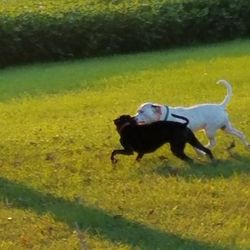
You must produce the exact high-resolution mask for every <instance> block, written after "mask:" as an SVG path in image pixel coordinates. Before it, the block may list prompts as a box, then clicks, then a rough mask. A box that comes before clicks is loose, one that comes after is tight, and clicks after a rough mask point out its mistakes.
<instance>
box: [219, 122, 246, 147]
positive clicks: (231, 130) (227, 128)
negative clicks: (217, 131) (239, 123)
mask: <svg viewBox="0 0 250 250" xmlns="http://www.w3.org/2000/svg"><path fill="white" fill-rule="evenodd" d="M222 129H223V130H224V131H225V132H226V133H228V134H231V135H234V136H236V137H238V138H239V139H240V140H241V141H242V142H243V143H244V144H245V146H246V147H250V143H249V142H248V141H247V139H246V136H245V135H244V134H243V133H242V132H241V131H239V130H237V129H235V128H234V127H233V126H232V124H231V123H230V122H228V123H227V125H226V126H225V127H223V128H222Z"/></svg>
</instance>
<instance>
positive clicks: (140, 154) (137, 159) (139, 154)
mask: <svg viewBox="0 0 250 250" xmlns="http://www.w3.org/2000/svg"><path fill="white" fill-rule="evenodd" d="M143 155H144V154H143V153H138V155H137V157H136V161H138V162H139V161H140V160H141V158H142V157H143Z"/></svg>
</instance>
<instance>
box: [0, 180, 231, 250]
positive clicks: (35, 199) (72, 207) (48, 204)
mask: <svg viewBox="0 0 250 250" xmlns="http://www.w3.org/2000/svg"><path fill="white" fill-rule="evenodd" d="M0 199H1V200H2V201H4V200H6V199H8V202H10V203H11V204H12V206H14V207H16V208H20V209H29V210H31V211H33V212H35V213H37V214H39V215H43V214H46V213H50V214H51V215H52V216H53V217H54V218H55V220H58V221H62V222H64V223H67V224H68V225H69V226H70V227H71V228H72V229H75V222H77V223H78V225H79V227H80V229H81V230H83V231H85V230H86V231H87V233H89V234H92V235H101V236H102V237H103V238H106V239H107V240H109V241H111V242H114V243H118V242H119V243H125V244H129V245H130V246H132V247H139V248H140V249H143V250H153V249H162V250H166V249H175V250H178V249H179V250H181V249H183V250H184V249H185V250H188V249H190V250H191V249H192V250H195V249H197V250H201V249H202V250H226V249H227V248H224V247H220V246H217V245H210V244H208V243H204V242H200V241H197V240H192V239H187V238H182V237H181V236H178V235H174V234H171V233H166V232H163V231H160V230H157V229H154V228H150V227H148V226H145V225H143V224H140V223H137V222H134V221H130V220H128V219H125V218H123V217H122V216H119V215H113V214H109V213H108V212H106V211H104V210H101V209H98V208H94V207H89V206H87V205H83V204H79V203H78V202H72V201H68V200H65V199H62V198H57V197H54V196H52V195H50V194H44V193H41V192H38V191H36V190H34V189H32V188H30V187H27V186H25V185H23V184H20V183H15V182H12V181H9V180H8V179H6V178H1V177H0Z"/></svg>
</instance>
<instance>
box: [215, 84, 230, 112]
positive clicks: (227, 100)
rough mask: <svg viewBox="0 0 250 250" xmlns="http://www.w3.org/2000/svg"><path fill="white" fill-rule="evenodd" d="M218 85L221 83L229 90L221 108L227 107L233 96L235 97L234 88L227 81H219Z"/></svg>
mask: <svg viewBox="0 0 250 250" xmlns="http://www.w3.org/2000/svg"><path fill="white" fill-rule="evenodd" d="M217 83H218V84H219V83H220V84H223V85H224V86H225V87H226V88H227V95H226V96H225V98H224V100H223V102H222V103H221V106H224V107H226V106H227V104H228V102H229V101H230V99H231V97H232V95H233V91H232V86H231V84H230V83H229V82H228V81H226V80H219V81H218V82H217Z"/></svg>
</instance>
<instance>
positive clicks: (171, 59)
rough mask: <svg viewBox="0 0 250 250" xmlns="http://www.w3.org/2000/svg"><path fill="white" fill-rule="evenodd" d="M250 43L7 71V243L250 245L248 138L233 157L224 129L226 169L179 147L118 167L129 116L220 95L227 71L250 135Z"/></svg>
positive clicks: (3, 159)
mask: <svg viewBox="0 0 250 250" xmlns="http://www.w3.org/2000/svg"><path fill="white" fill-rule="evenodd" d="M249 45H250V42H249V41H243V42H239V43H237V42H234V43H232V44H226V45H222V46H219V45H214V46H211V47H207V48H198V49H197V51H196V50H194V49H188V50H176V51H170V52H167V51H165V52H162V53H160V52H158V53H155V54H154V53H150V54H141V55H136V56H134V57H133V56H124V57H122V56H119V57H113V58H107V59H95V60H90V61H83V62H74V63H69V62H68V63H63V64H55V65H54V64H49V65H46V64H45V65H36V66H30V67H21V68H13V69H8V70H5V71H1V80H2V83H1V84H2V86H1V87H2V90H3V91H2V93H1V96H2V100H4V102H2V103H1V104H0V127H1V130H0V139H1V143H0V148H1V155H0V171H1V179H0V197H1V199H0V201H1V203H0V210H1V212H0V224H1V226H0V249H1V248H2V249H27V248H35V247H36V249H62V248H64V249H80V245H81V244H86V245H87V246H88V247H89V249H119V250H120V249H148V250H154V249H163V250H165V249H185V250H187V249H202V250H203V249H217V250H218V249H220V250H221V249H249V248H250V242H249V239H250V233H249V221H250V216H249V214H250V207H249V199H250V192H249V190H250V184H249V183H250V182H249V173H250V168H249V159H250V157H249V151H247V150H246V149H245V148H244V147H243V145H241V143H240V142H239V141H238V140H236V148H235V149H234V151H233V155H232V156H231V155H229V153H228V152H227V151H226V150H225V147H226V146H227V145H229V143H230V142H231V141H232V137H229V136H227V135H225V134H224V133H223V132H218V135H217V141H218V144H217V146H216V148H215V149H214V154H215V157H216V158H217V159H219V163H218V164H217V166H216V167H214V166H212V165H211V164H210V163H209V160H207V159H206V158H204V159H198V158H197V155H196V154H195V153H194V152H193V150H192V149H191V148H190V147H187V153H188V154H189V155H190V156H191V157H193V158H195V159H196V160H197V163H198V164H197V165H194V166H188V165H186V164H184V163H183V162H181V161H180V160H179V159H176V158H175V157H174V156H172V155H171V153H170V151H169V149H168V147H167V146H166V147H163V148H162V149H160V150H158V151H157V152H156V153H154V154H148V155H145V157H144V158H143V159H142V161H141V163H136V162H135V161H134V158H135V157H134V156H131V157H126V156H120V157H119V160H120V161H119V162H118V164H117V167H116V169H113V168H112V165H111V163H110V158H109V157H110V153H111V151H112V150H113V149H114V148H119V147H120V145H119V136H118V134H117V132H116V131H115V128H114V126H113V123H112V120H113V119H114V118H116V117H117V116H118V115H120V114H123V113H134V112H135V111H136V108H137V106H138V105H139V104H141V103H142V102H145V101H155V102H161V103H166V104H169V105H192V104H197V103H203V102H220V101H222V100H223V98H224V96H225V94H226V90H225V88H224V87H223V86H220V85H216V84H215V83H216V81H217V80H219V79H222V78H223V79H227V80H229V81H230V82H231V83H232V85H233V93H234V95H233V97H232V100H231V101H230V103H229V106H228V111H229V114H230V118H231V120H232V122H233V124H235V126H236V127H237V128H238V129H240V130H242V131H244V133H245V134H246V135H247V137H248V138H250V133H249V129H250V117H249V103H250V97H249V91H250V83H249V72H248V70H247V69H248V68H250V53H249V52H250V51H249V47H250V46H249ZM220 52H221V53H220ZM243 52H244V53H243ZM7 83H9V85H8V84H7ZM19 83H20V85H19ZM10 86H12V87H10ZM24 92H26V94H25V95H23V93H24ZM52 93H53V95H49V94H52ZM17 96H19V98H17ZM12 97H14V99H12ZM198 136H199V137H200V138H201V140H202V141H203V143H206V140H205V138H204V137H203V136H202V135H201V133H198ZM162 155H164V156H166V160H162V159H160V158H161V157H160V156H162ZM75 222H77V224H78V225H79V227H80V229H81V232H79V231H77V226H76V224H75Z"/></svg>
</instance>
